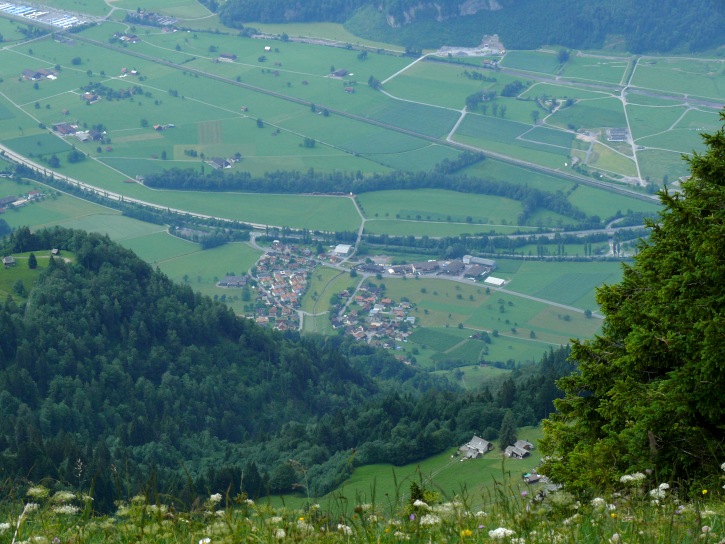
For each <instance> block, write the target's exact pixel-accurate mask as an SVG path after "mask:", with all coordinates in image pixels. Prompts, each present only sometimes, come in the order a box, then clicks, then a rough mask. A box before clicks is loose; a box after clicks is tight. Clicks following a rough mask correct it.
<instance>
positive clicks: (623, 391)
mask: <svg viewBox="0 0 725 544" xmlns="http://www.w3.org/2000/svg"><path fill="white" fill-rule="evenodd" d="M721 119H722V121H724V122H725V113H722V114H721ZM704 140H705V143H706V144H707V148H708V149H707V151H706V153H704V154H702V155H701V154H698V153H695V154H694V155H693V157H692V158H690V159H688V161H689V163H690V168H691V172H692V177H691V178H690V179H689V180H688V181H686V182H683V183H682V192H681V193H674V194H670V193H668V192H662V193H660V200H661V201H662V204H663V206H664V210H663V211H662V212H661V213H660V218H659V221H658V222H656V223H655V222H650V225H649V226H650V229H651V236H650V238H649V241H647V242H642V243H641V247H640V253H639V254H638V256H637V257H636V258H635V262H634V264H633V265H632V266H627V267H625V269H624V278H623V280H622V281H621V282H620V283H618V284H615V285H611V286H604V287H602V288H601V289H600V290H599V292H598V295H597V299H598V301H599V303H600V305H601V307H602V312H603V313H604V315H605V316H606V320H605V324H604V329H603V332H602V334H601V336H598V337H597V338H596V339H594V340H592V341H589V342H581V343H580V342H577V343H575V346H574V349H573V353H574V356H575V358H576V359H577V361H579V362H580V365H579V369H578V370H579V371H578V372H577V373H575V374H573V375H571V376H569V377H567V378H564V379H563V380H561V382H560V385H561V387H562V388H563V389H564V390H565V391H566V398H565V399H563V400H561V401H559V402H557V403H556V405H557V407H558V409H559V412H558V413H557V414H555V415H554V417H553V418H552V419H551V420H550V421H548V422H547V423H546V430H547V433H546V435H547V436H546V442H545V444H544V445H543V449H545V450H546V451H547V452H548V453H549V455H550V457H549V461H548V463H547V465H548V466H547V467H546V468H545V472H546V474H548V475H550V476H552V477H554V478H555V479H556V480H558V481H560V482H562V483H564V484H565V485H567V486H568V487H569V488H571V489H573V490H579V491H585V490H590V489H591V490H596V489H597V488H600V487H604V486H607V485H610V484H612V483H613V482H616V481H617V480H618V479H619V478H620V476H622V475H623V474H626V473H628V472H633V471H638V470H645V469H654V470H655V471H656V473H657V477H658V478H659V481H677V482H678V484H679V485H681V486H683V487H684V488H690V489H692V490H693V491H694V493H699V492H700V490H702V489H708V488H710V489H712V488H715V487H719V486H720V485H721V484H722V470H721V464H722V462H723V459H725V427H723V422H725V396H723V391H725V372H723V364H722V356H723V353H725V324H724V321H723V309H724V308H725V295H723V290H722V285H723V282H724V281H725V262H724V261H723V256H725V236H724V235H723V234H724V232H725V231H724V230H723V224H725V206H723V203H725V128H723V129H721V130H720V131H718V132H717V133H715V134H713V135H706V136H704Z"/></svg>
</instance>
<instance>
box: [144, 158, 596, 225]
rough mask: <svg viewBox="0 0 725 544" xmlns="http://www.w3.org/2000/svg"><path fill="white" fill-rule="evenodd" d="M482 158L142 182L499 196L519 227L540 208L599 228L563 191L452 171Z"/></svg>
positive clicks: (178, 173) (167, 175) (182, 173)
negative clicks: (513, 210) (510, 205)
mask: <svg viewBox="0 0 725 544" xmlns="http://www.w3.org/2000/svg"><path fill="white" fill-rule="evenodd" d="M481 159H482V157H481V155H478V154H474V153H464V154H462V155H461V156H460V157H459V159H457V160H455V161H444V162H443V163H441V165H440V166H439V167H436V168H435V169H433V171H431V172H416V173H412V172H402V171H395V172H389V173H385V174H375V175H373V176H370V177H364V176H363V175H362V173H360V172H357V173H345V172H332V173H322V172H316V171H315V170H313V169H310V170H308V171H307V172H300V171H276V172H267V173H265V174H264V175H263V176H260V177H253V176H252V174H250V173H249V172H235V173H232V174H228V173H225V172H221V171H213V172H211V173H209V174H206V175H201V176H200V175H199V173H198V172H196V171H195V170H191V169H187V170H181V169H178V168H173V169H170V170H165V171H164V172H161V173H151V174H149V175H147V176H146V179H145V180H144V183H145V184H146V185H148V186H149V187H154V188H158V189H184V190H196V191H241V192H253V193H293V194H294V193H328V194H329V193H336V194H341V193H355V194H359V193H364V192H371V191H387V190H392V189H422V188H436V189H448V190H452V191H459V192H463V193H473V194H488V195H496V196H503V197H506V198H511V199H513V200H516V201H518V202H521V204H522V206H523V210H522V212H521V214H520V216H519V217H518V219H517V221H518V223H519V224H526V223H527V221H528V220H529V217H530V216H531V215H532V214H533V213H534V212H536V211H537V210H539V209H541V208H544V209H547V210H549V211H552V212H555V213H558V214H561V215H564V216H566V217H569V218H571V219H574V220H575V221H577V222H579V224H580V226H599V224H600V219H599V218H598V217H594V216H592V217H588V216H587V215H586V214H585V213H584V212H582V211H581V210H579V209H578V208H576V207H575V206H574V205H573V204H572V203H571V202H570V201H569V200H568V199H567V197H566V195H564V194H563V193H562V192H559V191H557V192H555V193H552V192H548V191H542V190H540V189H535V188H532V187H529V186H527V185H519V184H512V183H506V182H502V181H493V180H487V179H480V178H472V177H468V176H461V175H452V174H451V173H450V172H455V171H456V170H458V169H460V168H462V167H465V166H467V165H469V164H473V163H475V162H477V161H480V160H481Z"/></svg>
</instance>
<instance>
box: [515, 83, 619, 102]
mask: <svg viewBox="0 0 725 544" xmlns="http://www.w3.org/2000/svg"><path fill="white" fill-rule="evenodd" d="M537 96H551V97H555V98H559V99H567V98H572V99H575V100H578V99H585V98H604V97H607V96H610V94H609V93H605V92H602V91H592V90H587V89H582V88H580V87H577V86H574V85H565V84H559V85H555V84H553V83H534V84H533V85H532V86H531V87H529V88H528V89H527V90H526V91H524V92H523V93H521V98H534V97H537Z"/></svg>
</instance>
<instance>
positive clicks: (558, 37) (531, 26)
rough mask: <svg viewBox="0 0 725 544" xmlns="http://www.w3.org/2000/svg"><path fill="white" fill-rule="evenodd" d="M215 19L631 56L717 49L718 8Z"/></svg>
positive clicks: (599, 0) (238, 8)
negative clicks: (340, 26) (325, 24)
mask: <svg viewBox="0 0 725 544" xmlns="http://www.w3.org/2000/svg"><path fill="white" fill-rule="evenodd" d="M472 7H475V8H478V11H476V10H475V9H471V8H472ZM491 8H493V9H491ZM219 14H220V17H221V20H222V22H223V23H225V24H227V25H229V26H233V27H241V26H243V25H244V24H247V23H253V22H263V23H282V22H301V21H333V22H345V21H347V22H348V24H347V26H348V28H349V29H351V30H353V31H354V32H357V33H359V34H361V35H364V37H368V38H376V39H381V40H383V41H384V40H389V41H391V43H402V44H403V45H410V46H414V48H417V49H419V48H422V47H426V48H431V47H439V46H441V45H477V44H479V43H480V41H481V38H482V36H483V35H484V34H498V35H499V36H500V38H501V40H502V41H503V43H504V45H505V46H506V47H507V48H509V49H535V48H538V47H540V46H542V45H551V44H556V45H563V46H565V47H572V48H576V49H598V48H601V47H602V46H603V45H604V44H605V42H606V40H607V39H608V37H611V36H621V37H623V38H624V40H625V42H626V48H627V49H628V50H629V51H631V52H633V53H644V52H668V51H680V52H684V51H703V50H707V49H712V48H716V47H720V46H722V45H724V44H723V39H722V38H723V34H722V29H723V26H724V25H725V4H723V2H721V1H720V0H638V1H637V2H632V1H631V0H587V1H586V2H582V1H581V0H557V1H556V2H552V1H551V0H497V1H495V2H487V1H484V2H476V3H472V2H463V1H462V0H437V1H435V2H432V1H428V2H421V1H419V0H383V1H381V2H371V1H370V0H311V1H305V2H303V1H301V0H228V1H227V2H226V3H225V4H223V5H222V6H221V8H220V12H219Z"/></svg>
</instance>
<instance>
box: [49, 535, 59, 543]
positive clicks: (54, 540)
mask: <svg viewBox="0 0 725 544" xmlns="http://www.w3.org/2000/svg"><path fill="white" fill-rule="evenodd" d="M51 543H52V544H60V538H58V537H57V536H56V537H55V538H54V539H53V540H51Z"/></svg>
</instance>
